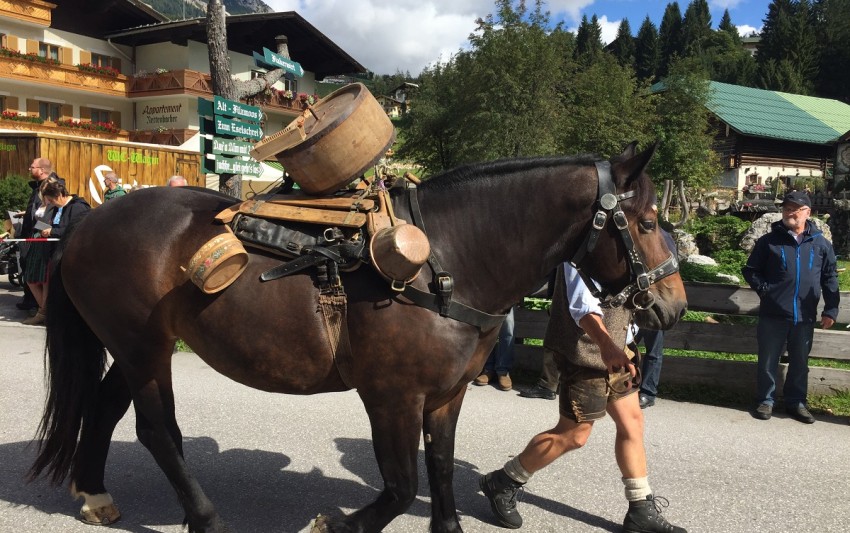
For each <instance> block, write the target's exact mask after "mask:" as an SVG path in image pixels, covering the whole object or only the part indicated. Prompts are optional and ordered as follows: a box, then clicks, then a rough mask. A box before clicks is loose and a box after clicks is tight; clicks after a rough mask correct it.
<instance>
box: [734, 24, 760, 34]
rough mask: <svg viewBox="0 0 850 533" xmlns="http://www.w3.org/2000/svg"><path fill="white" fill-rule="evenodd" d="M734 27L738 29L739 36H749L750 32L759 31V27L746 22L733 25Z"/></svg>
mask: <svg viewBox="0 0 850 533" xmlns="http://www.w3.org/2000/svg"><path fill="white" fill-rule="evenodd" d="M735 28H736V29H737V30H738V35H740V36H741V37H749V36H750V34H753V33H760V32H761V28H754V27H752V26H748V25H746V24H741V25H740V26H735Z"/></svg>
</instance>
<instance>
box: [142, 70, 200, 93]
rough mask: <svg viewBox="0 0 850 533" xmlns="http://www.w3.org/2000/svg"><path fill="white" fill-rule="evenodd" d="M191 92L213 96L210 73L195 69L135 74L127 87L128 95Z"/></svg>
mask: <svg viewBox="0 0 850 533" xmlns="http://www.w3.org/2000/svg"><path fill="white" fill-rule="evenodd" d="M175 94H191V95H195V96H212V81H210V75H209V74H204V73H203V72H197V71H195V70H185V69H184V70H169V71H167V72H162V73H158V74H145V75H141V76H133V77H131V78H130V83H129V85H128V87H127V96H129V97H130V98H140V97H144V96H167V95H175Z"/></svg>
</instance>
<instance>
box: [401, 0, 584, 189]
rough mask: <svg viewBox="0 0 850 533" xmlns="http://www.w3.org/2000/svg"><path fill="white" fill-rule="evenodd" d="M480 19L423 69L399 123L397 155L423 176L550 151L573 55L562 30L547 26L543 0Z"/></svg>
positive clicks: (500, 5)
mask: <svg viewBox="0 0 850 533" xmlns="http://www.w3.org/2000/svg"><path fill="white" fill-rule="evenodd" d="M511 4H512V3H511V2H510V1H509V0H498V1H497V2H496V7H497V14H496V15H488V16H487V17H486V18H485V19H481V20H479V21H478V29H477V30H476V31H475V32H474V33H473V34H472V35H471V36H470V39H469V42H470V49H469V50H465V51H460V52H458V53H457V54H456V55H455V56H454V57H453V58H452V59H451V60H450V61H449V62H447V63H445V64H442V65H435V66H433V67H431V68H430V69H427V70H426V71H425V72H423V73H422V76H421V83H420V89H419V92H418V94H417V99H416V105H414V106H412V109H411V112H410V113H408V115H407V116H406V117H405V120H404V121H403V122H402V128H403V129H404V130H405V139H406V140H405V144H404V146H403V147H402V148H401V149H400V150H399V151H398V154H397V157H398V158H399V159H409V160H413V161H415V162H417V163H419V164H420V165H422V166H423V167H425V168H426V170H427V171H428V172H429V173H437V172H439V171H442V170H447V169H449V168H453V167H455V166H458V165H460V164H464V163H471V162H477V161H486V160H492V159H498V158H506V157H520V156H529V155H542V154H554V153H555V152H556V151H557V150H558V148H559V147H558V143H557V136H556V125H557V123H558V120H557V119H558V117H560V116H562V115H563V108H562V104H561V101H560V99H559V98H558V92H557V91H558V88H559V87H560V86H561V84H562V80H563V79H564V77H565V76H566V73H567V69H566V68H565V58H567V57H570V56H571V55H572V47H573V40H572V37H571V36H570V34H569V33H568V32H565V31H563V30H561V29H560V27H556V28H555V29H554V30H552V29H551V28H550V27H549V19H548V14H547V13H546V12H544V11H543V3H542V0H538V1H536V2H535V3H534V7H533V9H530V10H529V9H527V8H526V6H525V3H524V2H522V3H520V4H519V5H518V6H517V7H516V9H514V7H513V6H512V5H511Z"/></svg>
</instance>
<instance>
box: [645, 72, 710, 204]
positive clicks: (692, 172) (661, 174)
mask: <svg viewBox="0 0 850 533" xmlns="http://www.w3.org/2000/svg"><path fill="white" fill-rule="evenodd" d="M705 76H706V73H705V71H704V70H703V69H702V68H701V67H700V66H699V64H698V62H697V61H694V60H688V59H684V60H680V61H677V62H676V63H674V64H673V66H672V67H671V70H670V74H669V75H668V76H667V77H666V78H664V85H665V90H664V91H663V92H661V94H660V97H659V99H658V101H657V106H656V113H655V114H656V119H657V122H656V124H655V136H656V138H657V139H658V140H659V141H660V145H659V147H658V151H657V152H656V154H655V157H654V158H653V160H652V163H651V167H650V171H651V173H652V176H653V179H655V181H656V183H659V184H660V183H663V182H664V180H666V179H672V180H678V179H681V180H684V182H685V185H686V186H687V187H689V188H691V189H697V190H700V189H703V190H704V189H707V188H709V187H710V186H711V185H712V184H713V183H714V182H715V180H716V179H717V177H718V176H719V173H720V162H719V160H718V157H717V154H716V153H715V151H714V150H713V149H712V144H713V142H714V135H713V134H712V133H711V131H710V129H709V123H708V117H709V111H708V109H707V108H706V103H707V101H708V96H709V93H708V91H709V85H708V80H707V79H706V77H705Z"/></svg>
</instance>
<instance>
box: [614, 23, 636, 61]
mask: <svg viewBox="0 0 850 533" xmlns="http://www.w3.org/2000/svg"><path fill="white" fill-rule="evenodd" d="M610 50H611V52H612V53H613V54H614V57H616V58H617V61H618V62H619V63H620V64H621V65H623V66H626V65H632V64H633V63H634V61H635V39H634V37H632V28H631V26H630V25H629V19H627V18H624V19H623V21H622V22H620V27H619V28H617V37H616V39H614V41H613V42H612V43H611V44H610Z"/></svg>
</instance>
